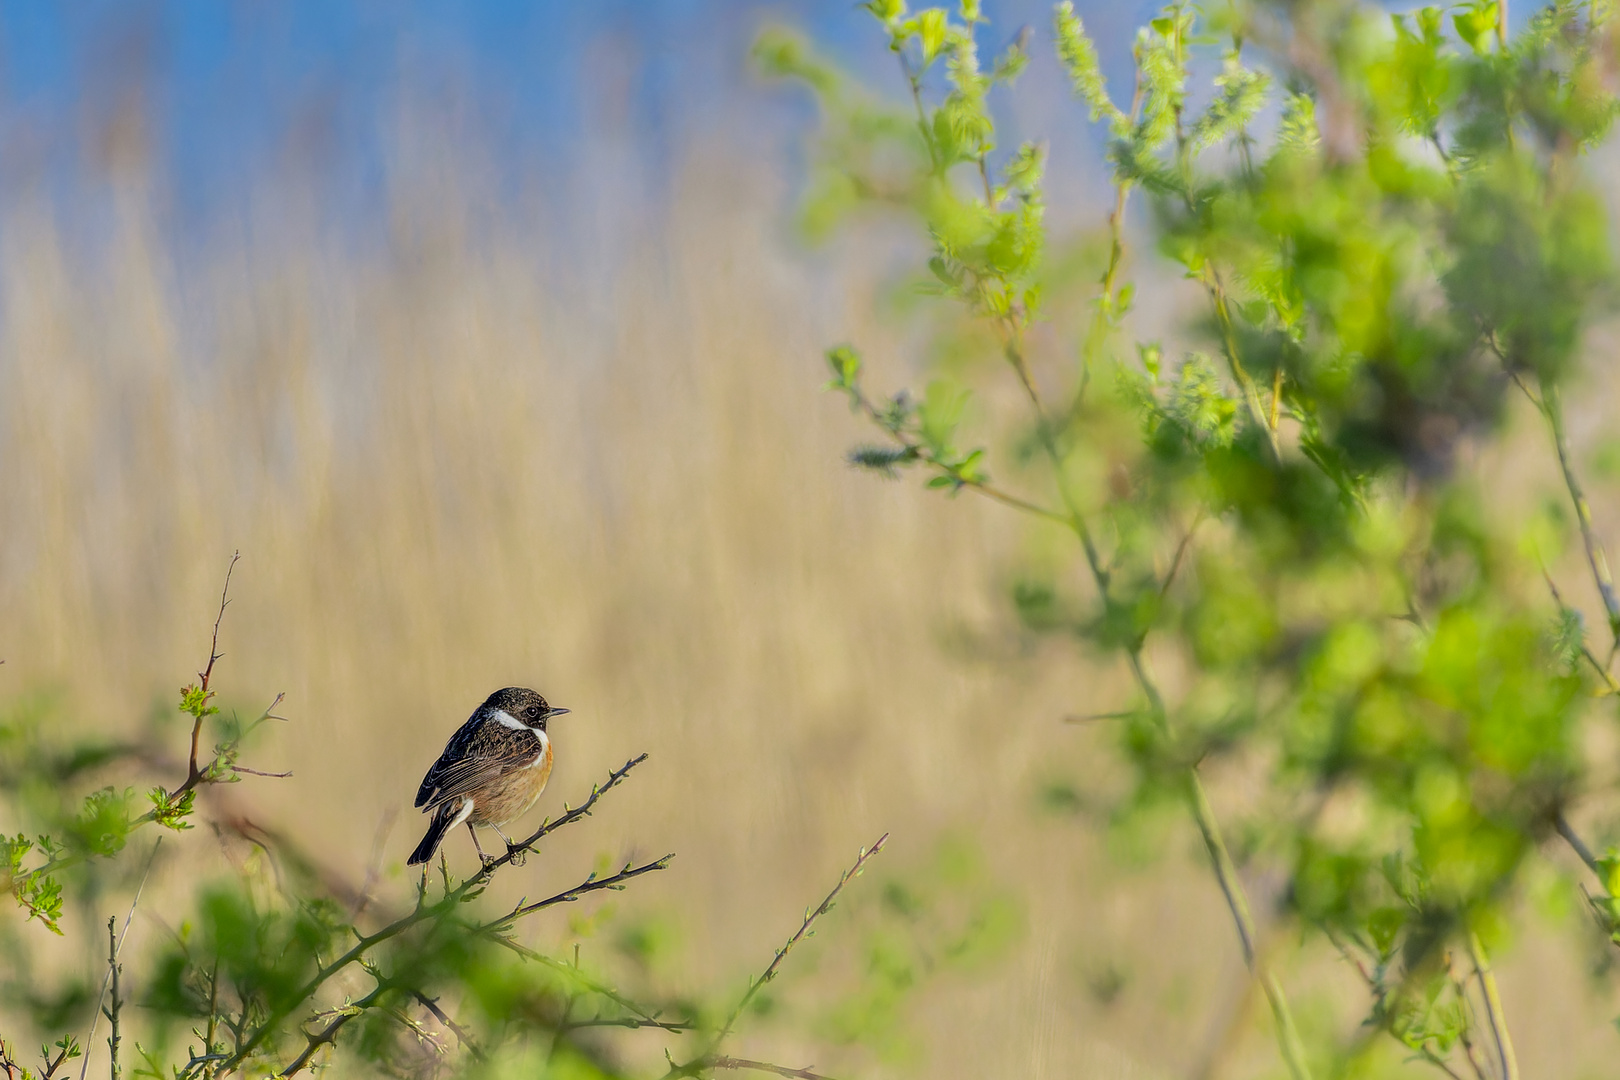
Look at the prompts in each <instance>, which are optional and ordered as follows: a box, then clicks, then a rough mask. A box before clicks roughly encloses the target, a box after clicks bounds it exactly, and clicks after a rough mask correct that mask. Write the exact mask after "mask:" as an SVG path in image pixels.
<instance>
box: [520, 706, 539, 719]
mask: <svg viewBox="0 0 1620 1080" xmlns="http://www.w3.org/2000/svg"><path fill="white" fill-rule="evenodd" d="M523 715H524V716H527V717H528V718H529V719H530V720H533V719H534V718H535V717H537V716H539V715H540V706H538V705H530V706H529V707H528V708H527V709H524V710H523Z"/></svg>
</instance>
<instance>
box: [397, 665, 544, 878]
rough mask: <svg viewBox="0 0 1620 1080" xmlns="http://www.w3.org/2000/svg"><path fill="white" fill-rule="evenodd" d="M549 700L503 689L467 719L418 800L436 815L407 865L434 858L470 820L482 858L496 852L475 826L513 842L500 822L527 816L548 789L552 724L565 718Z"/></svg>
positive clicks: (516, 688) (425, 779)
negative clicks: (489, 849)
mask: <svg viewBox="0 0 1620 1080" xmlns="http://www.w3.org/2000/svg"><path fill="white" fill-rule="evenodd" d="M567 712H568V710H567V709H557V708H553V707H552V706H550V705H548V704H547V703H546V699H545V698H543V697H541V696H540V695H539V694H537V693H535V692H534V691H533V690H530V689H528V688H527V687H523V686H508V687H507V688H506V689H504V690H497V691H495V692H494V693H493V694H491V695H489V698H488V699H487V700H486V701H485V702H484V703H483V704H482V705H480V706H478V708H477V709H476V710H475V711H474V712H473V714H472V716H470V717H468V718H467V722H466V723H465V724H462V725H461V727H460V728H458V729H457V730H456V733H455V734H454V735H452V736H450V741H449V742H447V743H445V744H444V753H442V754H440V755H439V760H438V761H435V762H434V763H433V767H432V768H430V769H429V770H428V771H427V775H426V776H425V777H423V778H422V786H421V787H420V788H418V789H417V792H416V805H417V806H420V807H421V808H422V812H423V813H424V814H428V813H431V814H432V815H433V820H432V821H431V822H430V823H429V824H428V831H427V835H426V836H424V837H422V842H421V843H420V844H417V845H416V850H415V851H413V852H411V857H410V858H409V859H407V860H405V861H406V865H408V866H415V865H417V864H419V863H425V862H427V861H428V860H429V859H431V858H433V853H434V852H435V851H437V850H438V847H439V844H440V842H441V841H443V840H444V837H445V834H446V833H448V832H449V831H450V830H451V829H453V828H455V827H456V826H457V825H460V824H461V823H462V822H466V824H467V831H468V832H470V833H472V838H473V847H475V848H477V849H478V857H479V859H481V860H483V861H484V862H486V863H487V862H489V861H490V857H489V856H488V855H485V854H484V849H483V847H481V846H480V845H479V843H478V832H477V831H476V830H475V829H474V828H473V826H475V825H487V826H489V827H490V828H492V829H494V830H495V833H496V835H498V836H499V837H500V838H501V839H502V840H506V846H507V847H508V848H511V847H512V841H511V840H507V837H506V834H505V833H503V832H501V828H500V827H501V826H502V825H505V824H506V823H507V822H508V821H511V820H513V819H514V818H517V817H520V816H522V814H523V813H524V812H525V811H526V810H528V809H529V807H531V806H533V805H534V801H535V800H536V799H538V798H539V797H540V793H541V792H542V791H544V790H545V789H546V781H547V780H548V779H549V778H550V777H551V756H552V755H551V739H550V738H549V737H548V736H547V735H546V722H547V721H549V720H550V719H551V718H552V717H554V716H562V715H564V714H565V713H567Z"/></svg>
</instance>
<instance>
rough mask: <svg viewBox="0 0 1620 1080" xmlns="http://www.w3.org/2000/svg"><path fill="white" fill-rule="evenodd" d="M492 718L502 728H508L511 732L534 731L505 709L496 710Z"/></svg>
mask: <svg viewBox="0 0 1620 1080" xmlns="http://www.w3.org/2000/svg"><path fill="white" fill-rule="evenodd" d="M493 718H494V719H495V720H498V721H500V724H501V726H502V727H509V728H511V729H512V730H513V731H525V730H528V731H533V730H534V729H533V728H531V727H529V725H528V724H525V723H524V722H523V721H521V720H519V719H518V718H517V717H515V716H513V715H512V714H511V713H509V712H507V711H506V710H505V709H496V710H495V713H494V717H493Z"/></svg>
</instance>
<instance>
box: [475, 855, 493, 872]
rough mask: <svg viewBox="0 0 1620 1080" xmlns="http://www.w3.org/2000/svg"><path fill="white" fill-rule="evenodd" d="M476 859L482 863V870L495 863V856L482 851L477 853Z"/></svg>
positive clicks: (489, 868) (488, 868)
mask: <svg viewBox="0 0 1620 1080" xmlns="http://www.w3.org/2000/svg"><path fill="white" fill-rule="evenodd" d="M478 861H479V862H481V863H483V864H484V870H485V871H486V872H487V871H489V870H491V869H493V868H494V866H495V863H496V859H495V856H493V855H485V854H484V853H483V852H482V851H480V852H479V853H478Z"/></svg>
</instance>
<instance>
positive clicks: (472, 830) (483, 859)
mask: <svg viewBox="0 0 1620 1080" xmlns="http://www.w3.org/2000/svg"><path fill="white" fill-rule="evenodd" d="M467 831H468V832H469V833H471V834H472V838H473V847H475V848H477V849H478V861H479V862H481V863H483V864H484V868H485V869H486V870H487V869H489V864H490V863H492V862H494V861H495V860H494V859H492V858H490V857H489V856H488V855H485V854H484V847H483V845H482V844H480V843H479V842H478V830H477V829H475V828H473V823H472V822H470V821H469V822H467Z"/></svg>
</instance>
